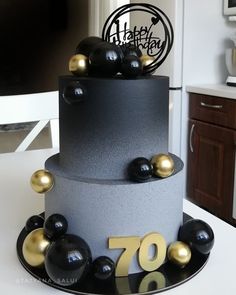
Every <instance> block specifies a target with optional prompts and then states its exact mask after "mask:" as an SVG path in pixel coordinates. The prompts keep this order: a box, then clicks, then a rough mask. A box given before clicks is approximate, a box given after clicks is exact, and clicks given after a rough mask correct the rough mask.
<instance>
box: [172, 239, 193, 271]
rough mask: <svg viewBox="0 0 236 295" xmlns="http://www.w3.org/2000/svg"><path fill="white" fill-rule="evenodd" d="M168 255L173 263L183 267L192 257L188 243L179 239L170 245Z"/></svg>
mask: <svg viewBox="0 0 236 295" xmlns="http://www.w3.org/2000/svg"><path fill="white" fill-rule="evenodd" d="M167 257H168V259H169V260H170V261H171V262H172V263H174V264H176V265H178V266H179V267H181V268H183V267H185V266H186V265H187V264H188V263H189V261H190V259H191V250H190V248H189V246H188V245H187V244H185V243H183V242H179V241H177V242H174V243H172V244H170V246H169V247H168V250H167Z"/></svg>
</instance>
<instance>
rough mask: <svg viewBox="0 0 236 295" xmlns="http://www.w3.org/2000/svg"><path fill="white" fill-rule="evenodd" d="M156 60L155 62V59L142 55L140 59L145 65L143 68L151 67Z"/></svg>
mask: <svg viewBox="0 0 236 295" xmlns="http://www.w3.org/2000/svg"><path fill="white" fill-rule="evenodd" d="M154 60H155V57H153V56H149V55H142V56H141V57H140V61H141V63H142V65H143V67H147V66H149V65H150V64H151V63H152V62H154Z"/></svg>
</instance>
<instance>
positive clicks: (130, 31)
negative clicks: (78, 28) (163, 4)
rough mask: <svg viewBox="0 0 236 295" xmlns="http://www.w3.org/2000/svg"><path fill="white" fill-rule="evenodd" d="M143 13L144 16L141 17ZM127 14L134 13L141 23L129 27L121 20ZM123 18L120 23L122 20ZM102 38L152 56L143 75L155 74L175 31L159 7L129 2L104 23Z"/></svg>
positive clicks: (171, 42)
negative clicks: (132, 46)
mask: <svg viewBox="0 0 236 295" xmlns="http://www.w3.org/2000/svg"><path fill="white" fill-rule="evenodd" d="M143 13H145V14H146V16H147V17H145V20H144V18H143V17H142V16H143ZM126 14H130V15H133V14H137V19H138V20H139V23H140V21H142V22H143V24H142V25H140V24H132V28H131V27H129V25H128V23H127V21H124V16H125V15H126ZM122 18H123V20H122ZM102 38H103V40H104V41H107V42H111V43H115V44H116V45H120V46H121V45H123V44H130V45H134V46H136V47H138V48H139V49H140V50H141V51H142V53H143V54H146V55H148V56H150V57H153V61H152V63H150V64H149V65H147V66H146V67H145V72H146V73H151V72H153V71H155V70H156V69H157V68H158V67H159V66H160V65H161V64H162V63H163V62H164V61H165V59H166V58H167V56H168V54H169V52H170V50H171V48H172V45H173V41H174V31H173V27H172V25H171V22H170V20H169V18H168V17H167V15H166V14H165V13H164V12H163V11H162V10H161V9H159V8H158V7H156V6H154V5H151V4H146V3H142V4H140V3H132V4H127V5H123V6H121V7H120V8H118V9H116V10H115V11H114V12H113V13H112V14H111V15H110V16H109V17H108V19H107V20H106V22H105V24H104V27H103V31H102Z"/></svg>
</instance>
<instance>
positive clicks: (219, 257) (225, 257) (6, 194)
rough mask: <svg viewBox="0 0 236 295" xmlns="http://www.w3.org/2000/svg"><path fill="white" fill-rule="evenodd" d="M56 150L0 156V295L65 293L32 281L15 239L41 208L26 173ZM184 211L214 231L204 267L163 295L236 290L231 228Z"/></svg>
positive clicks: (187, 207) (191, 209) (235, 233)
mask: <svg viewBox="0 0 236 295" xmlns="http://www.w3.org/2000/svg"><path fill="white" fill-rule="evenodd" d="M56 152H57V150H53V149H48V150H36V151H27V152H18V153H9V154H0V167H1V168H0V187H1V206H0V222H1V240H0V261H1V264H0V278H1V280H0V289H1V293H2V294H17V295H25V294H34V295H37V294H38V295H43V294H47V295H51V294H52V295H53V294H58V295H60V294H68V293H64V292H62V291H58V290H56V289H54V288H51V287H49V286H47V285H45V284H43V283H40V282H38V281H37V280H35V279H34V278H33V277H32V276H31V275H30V274H29V273H28V272H26V270H25V269H24V268H23V267H22V266H21V264H20V262H19V261H18V258H17V254H16V240H17V237H18V235H19V233H20V231H21V230H22V228H23V227H24V224H25V221H26V219H27V218H28V217H29V216H31V215H34V214H38V213H40V212H42V211H44V197H43V196H42V195H39V194H37V193H35V192H34V191H33V190H32V189H31V187H30V184H29V180H30V176H31V175H32V173H33V172H34V171H35V170H37V169H41V168H43V167H44V162H45V160H46V159H47V158H48V157H49V156H50V155H52V154H55V153H56ZM184 211H185V212H186V213H188V214H189V215H191V216H192V217H194V218H198V219H202V220H204V221H205V222H207V223H208V224H209V225H210V226H211V227H212V228H213V230H214V233H215V245H214V247H213V249H212V251H211V255H210V258H209V261H208V263H207V264H206V266H205V267H204V268H203V269H202V271H200V273H199V274H197V275H196V276H195V277H194V278H192V279H191V280H189V281H187V282H186V283H184V284H182V285H180V286H178V287H176V288H174V289H171V290H168V291H165V292H163V293H161V294H163V295H172V294H173V295H183V294H191V295H199V294H204V295H213V294H214V295H222V294H224V293H226V294H236V284H235V282H234V281H235V265H236V255H235V245H236V229H235V228H234V227H232V226H230V225H229V224H227V223H225V222H223V221H222V220H220V219H218V218H217V217H215V216H213V215H211V214H209V213H208V212H206V211H204V210H202V209H200V208H199V207H197V206H195V205H194V204H192V203H190V202H189V201H187V200H184Z"/></svg>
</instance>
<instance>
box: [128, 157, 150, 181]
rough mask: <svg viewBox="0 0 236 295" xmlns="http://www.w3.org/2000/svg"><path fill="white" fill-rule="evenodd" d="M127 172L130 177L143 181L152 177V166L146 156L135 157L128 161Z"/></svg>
mask: <svg viewBox="0 0 236 295" xmlns="http://www.w3.org/2000/svg"><path fill="white" fill-rule="evenodd" d="M128 173H129V177H130V179H132V180H134V181H138V182H144V181H147V180H148V179H149V178H151V177H152V174H153V166H152V164H151V163H150V161H149V160H148V159H146V158H142V157H140V158H136V159H134V160H133V161H132V162H131V163H130V165H129V167H128Z"/></svg>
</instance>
